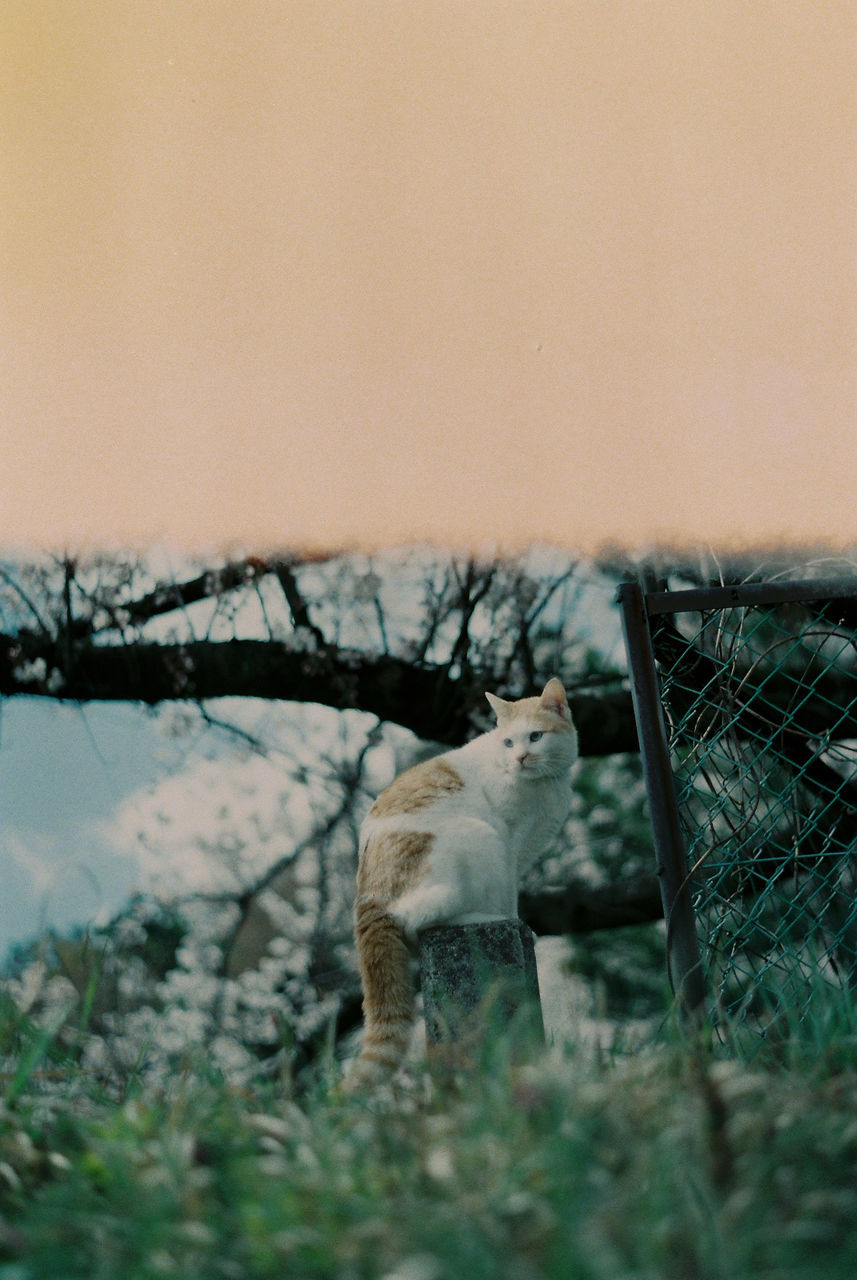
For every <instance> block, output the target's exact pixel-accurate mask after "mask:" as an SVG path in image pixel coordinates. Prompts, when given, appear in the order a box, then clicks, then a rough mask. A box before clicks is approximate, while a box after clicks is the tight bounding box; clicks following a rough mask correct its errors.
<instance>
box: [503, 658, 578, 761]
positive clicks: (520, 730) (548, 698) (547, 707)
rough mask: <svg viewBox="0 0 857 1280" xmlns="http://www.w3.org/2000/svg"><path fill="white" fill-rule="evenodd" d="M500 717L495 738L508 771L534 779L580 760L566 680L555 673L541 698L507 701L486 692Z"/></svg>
mask: <svg viewBox="0 0 857 1280" xmlns="http://www.w3.org/2000/svg"><path fill="white" fill-rule="evenodd" d="M485 697H486V698H487V699H488V701H489V702H490V704H491V707H492V710H493V711H494V714H495V715H496V717H497V728H496V729H495V730H494V734H493V736H494V739H495V741H496V744H497V750H498V755H499V759H500V764H501V767H502V768H503V769H504V771H506V772H508V773H510V774H513V775H517V776H521V777H532V778H544V777H556V776H557V775H559V774H561V773H564V772H565V771H566V770H568V769H570V768H571V766H572V765H573V764H574V762H575V760H576V759H577V730H576V729H575V727H574V721H573V720H572V717H571V709H570V708H569V705H568V699H567V698H566V696H565V689H564V688H563V686H562V682H561V681H560V680H557V678H556V676H554V677H553V678H552V679H551V680H548V682H547V684H546V685H545V687H544V689H543V690H542V692H541V694H540V695H539V696H538V697H537V698H519V699H518V700H517V701H514V702H507V701H506V699H505V698H498V697H497V695H496V694H495V693H486V695H485Z"/></svg>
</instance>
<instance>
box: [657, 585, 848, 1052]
mask: <svg viewBox="0 0 857 1280" xmlns="http://www.w3.org/2000/svg"><path fill="white" fill-rule="evenodd" d="M722 594H723V593H722V591H720V592H712V593H711V599H712V605H713V607H706V599H705V593H704V592H696V593H694V605H695V607H694V609H693V611H678V610H672V609H670V608H669V607H667V606H663V605H662V606H661V611H660V612H658V613H656V614H652V615H651V616H650V622H649V625H650V628H651V638H652V646H653V650H654V654H655V659H656V662H657V665H658V672H659V677H660V688H661V698H662V705H663V709H664V714H665V721H666V728H667V737H668V744H669V749H670V755H671V760H672V766H673V772H674V776H675V783H676V798H677V801H678V809H679V818H680V822H681V827H682V830H683V834H684V839H685V846H686V854H687V865H688V876H689V879H690V883H691V890H692V902H693V907H694V912H695V917H696V922H697V932H698V935H699V940H700V945H701V948H702V954H703V962H704V965H705V968H706V971H707V979H708V985H709V990H710V991H713V993H714V994H715V997H716V1004H717V1008H718V1010H719V1011H720V1012H721V1014H722V1015H724V1019H723V1021H724V1022H726V1021H727V1020H728V1022H729V1023H730V1024H731V1025H736V1024H740V1025H743V1026H752V1028H753V1030H754V1031H761V1032H762V1033H763V1034H764V1035H766V1036H770V1035H772V1034H774V1031H775V1028H776V1026H777V1024H778V1022H781V1021H783V1020H786V1021H788V1022H789V1023H793V1021H794V1019H795V1018H797V1019H798V1020H800V1019H802V1018H803V1017H804V1016H805V1015H806V1012H807V1010H808V1008H809V1004H810V996H811V993H812V992H813V991H814V990H815V989H816V988H817V986H818V984H819V982H821V983H822V984H835V985H837V986H841V987H845V988H853V986H854V985H855V982H857V861H855V848H857V640H855V634H857V633H855V623H857V607H856V606H855V601H854V600H853V599H851V600H845V601H843V600H842V599H841V598H830V599H818V600H815V599H810V600H808V599H805V598H803V599H801V598H798V599H794V600H784V601H780V602H777V603H774V604H771V603H767V604H762V605H729V606H724V605H723V604H722V603H720V597H722ZM799 594H800V593H798V595H799ZM661 599H662V600H663V599H664V597H661ZM715 601H717V603H716V604H715V603H714V602H715Z"/></svg>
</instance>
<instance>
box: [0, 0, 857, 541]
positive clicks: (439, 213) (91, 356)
mask: <svg viewBox="0 0 857 1280" xmlns="http://www.w3.org/2000/svg"><path fill="white" fill-rule="evenodd" d="M0 37H1V38H2V45H3V62H4V75H3V78H2V87H0V110H1V111H2V122H3V127H2V130H0V163H2V175H0V176H2V182H3V192H4V194H3V199H2V202H0V233H2V242H0V263H1V264H2V266H0V270H2V288H0V309H2V311H0V314H2V328H1V329H0V332H2V357H1V358H2V385H3V397H4V400H5V404H4V406H3V414H2V425H0V448H1V449H2V452H0V465H2V476H3V486H2V496H0V538H2V539H3V540H4V541H6V542H7V543H9V542H16V543H17V542H22V541H23V542H27V541H30V542H33V541H35V542H39V543H42V544H45V543H47V544H50V545H57V544H65V543H68V542H69V541H71V542H73V543H81V542H100V543H108V544H111V545H112V544H115V543H116V542H129V541H136V542H140V541H144V542H145V541H151V540H162V539H168V540H170V541H173V542H178V543H181V544H185V545H188V544H190V545H194V546H198V545H199V544H201V543H202V544H212V543H216V544H224V543H229V544H233V545H234V544H236V543H237V544H240V545H243V546H248V545H256V546H259V545H260V544H266V543H276V544H280V545H282V544H292V545H294V544H307V543H309V544H315V545H319V544H321V545H331V544H334V545H341V544H343V543H353V542H355V541H358V542H363V543H366V542H375V543H379V542H380V543H393V542H400V541H403V540H410V539H414V538H425V537H432V538H434V539H436V540H442V541H454V542H458V543H461V542H470V543H476V544H477V545H482V544H487V543H494V542H497V541H499V542H501V543H502V544H504V545H508V546H511V545H514V544H519V543H521V542H529V541H532V540H535V539H548V540H551V541H556V542H563V543H565V544H567V545H573V546H579V547H583V548H587V549H588V548H593V547H595V546H597V545H598V544H600V543H602V542H604V541H605V540H609V541H621V542H630V543H635V544H639V543H641V542H646V541H650V540H652V539H657V538H683V539H689V540H692V541H712V542H715V543H721V544H722V543H734V542H736V541H737V542H742V541H743V542H747V541H754V542H760V541H772V540H776V541H780V540H782V539H788V540H790V541H799V540H812V541H815V540H818V539H822V540H826V541H832V542H834V543H836V544H838V545H843V544H844V543H846V542H855V541H857V501H855V495H857V484H855V479H856V478H857V467H855V463H857V430H855V423H857V417H856V416H855V399H857V397H855V390H857V378H856V377H855V357H857V11H855V7H854V4H853V0H840V2H837V0H825V3H823V4H820V3H818V0H807V2H806V3H803V2H798V0H753V3H747V0H706V2H705V3H702V2H700V0H672V2H669V3H667V2H665V0H633V2H625V3H620V2H618V0H565V2H555V3H550V0H541V2H539V3H535V2H533V3H523V2H520V0H494V2H493V3H487V2H486V0H457V2H453V0H421V2H420V3H419V4H415V3H414V4H412V3H408V2H407V0H389V2H388V3H377V2H376V0H354V2H352V0H329V2H327V3H325V2H322V0H146V2H145V3H140V0H82V2H77V0H39V2H38V3H33V0H5V2H4V4H3V6H2V11H0Z"/></svg>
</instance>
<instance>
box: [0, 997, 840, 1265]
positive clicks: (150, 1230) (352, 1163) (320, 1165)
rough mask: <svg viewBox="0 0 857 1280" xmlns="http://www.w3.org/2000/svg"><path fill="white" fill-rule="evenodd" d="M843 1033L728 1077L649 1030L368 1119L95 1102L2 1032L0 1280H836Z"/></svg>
mask: <svg viewBox="0 0 857 1280" xmlns="http://www.w3.org/2000/svg"><path fill="white" fill-rule="evenodd" d="M4 1016H5V1017H6V1018H7V1022H8V1020H9V1018H11V1016H12V1015H11V1013H10V1011H9V1009H8V1008H7V1009H6V1012H5V1015H4ZM849 1019H850V1021H849ZM808 1021H809V1024H810V1025H807V1022H808ZM852 1021H853V1016H852V1015H851V1014H850V1012H847V1013H843V1012H842V1011H841V1010H839V1011H838V1012H837V1011H835V1010H834V1012H833V1013H831V1012H830V1011H829V1010H828V1011H827V1012H824V1013H822V1014H820V1015H819V1016H818V1018H815V1019H811V1020H804V1022H803V1023H800V1024H797V1023H796V1024H795V1026H794V1027H793V1028H792V1029H791V1036H792V1040H793V1044H792V1047H791V1051H790V1052H789V1054H787V1055H784V1054H783V1053H782V1051H781V1048H782V1046H781V1045H778V1049H777V1053H776V1054H770V1055H765V1054H757V1055H756V1057H755V1058H754V1059H753V1060H752V1061H750V1062H746V1061H743V1060H741V1059H740V1058H739V1057H737V1056H733V1057H721V1058H720V1059H719V1060H718V1059H716V1058H715V1056H714V1055H713V1054H712V1052H711V1051H710V1050H708V1049H706V1048H704V1047H703V1046H702V1045H700V1044H699V1043H689V1042H687V1041H685V1040H683V1039H682V1037H681V1035H680V1034H678V1033H672V1032H670V1033H668V1034H667V1035H666V1036H665V1039H664V1041H663V1042H662V1043H660V1044H656V1045H652V1046H651V1047H649V1048H647V1049H645V1050H643V1051H641V1052H639V1053H637V1054H636V1055H633V1056H615V1057H614V1058H612V1059H611V1060H609V1061H598V1060H596V1059H594V1058H593V1057H592V1056H591V1055H585V1054H582V1053H569V1054H567V1055H565V1056H562V1055H559V1054H555V1053H554V1054H551V1055H549V1056H547V1057H545V1058H544V1059H543V1060H541V1061H539V1062H534V1063H532V1064H529V1065H527V1066H524V1067H515V1066H512V1065H510V1064H509V1062H508V1061H506V1060H505V1058H504V1056H503V1054H502V1052H497V1053H495V1054H494V1056H493V1059H492V1060H491V1061H490V1062H489V1063H488V1064H487V1066H486V1069H484V1070H483V1071H481V1072H480V1073H479V1074H478V1075H477V1076H475V1077H472V1078H460V1079H458V1080H457V1081H454V1082H452V1083H451V1084H447V1085H445V1086H444V1087H442V1088H437V1087H436V1088H434V1089H433V1090H432V1089H428V1090H427V1089H426V1088H425V1087H424V1080H423V1078H418V1079H417V1081H416V1083H415V1086H414V1088H412V1090H411V1091H410V1092H406V1093H403V1094H400V1095H399V1096H398V1097H397V1098H393V1097H386V1098H378V1099H375V1100H366V1099H354V1098H346V1097H342V1096H339V1095H338V1094H337V1092H336V1090H335V1088H333V1089H332V1088H331V1087H330V1079H331V1078H332V1073H330V1072H329V1073H328V1078H325V1077H324V1075H323V1074H318V1075H316V1076H315V1077H313V1078H312V1079H308V1080H303V1081H301V1082H299V1083H298V1084H297V1085H296V1084H295V1083H294V1082H291V1081H284V1082H281V1083H280V1084H279V1085H275V1084H274V1083H272V1082H261V1081H260V1083H259V1084H258V1086H257V1087H255V1088H250V1089H243V1090H241V1091H238V1090H235V1089H232V1088H230V1087H229V1086H228V1085H227V1084H226V1083H225V1082H224V1081H223V1080H221V1079H218V1078H217V1077H216V1076H214V1075H213V1074H212V1073H211V1072H210V1071H209V1070H208V1069H207V1068H206V1065H205V1061H204V1058H201V1059H200V1061H199V1062H198V1063H196V1064H193V1065H187V1064H186V1065H185V1067H184V1069H182V1070H181V1071H177V1073H176V1074H175V1076H173V1077H172V1078H170V1079H169V1080H164V1081H163V1083H162V1085H161V1086H160V1087H158V1088H157V1089H155V1088H152V1087H148V1088H146V1089H143V1087H142V1086H140V1085H139V1084H136V1085H134V1084H132V1086H131V1087H130V1089H129V1091H128V1093H127V1095H126V1096H125V1097H124V1099H123V1100H122V1101H120V1102H117V1101H112V1100H110V1099H109V1098H107V1097H105V1096H104V1095H103V1093H99V1090H98V1089H97V1087H96V1086H95V1085H94V1084H93V1083H92V1082H91V1081H89V1080H87V1079H86V1078H85V1077H84V1076H83V1075H82V1073H81V1070H80V1068H79V1067H78V1066H76V1065H75V1064H74V1063H73V1062H72V1061H70V1060H65V1061H64V1060H63V1059H62V1055H61V1054H60V1053H58V1052H57V1050H56V1046H55V1045H52V1044H51V1041H50V1037H49V1036H46V1035H45V1034H44V1033H40V1032H37V1031H36V1030H35V1029H33V1028H31V1027H28V1026H26V1025H24V1024H21V1023H18V1024H17V1025H16V1026H14V1027H10V1026H8V1025H7V1026H6V1028H5V1030H4V1033H3V1037H2V1043H3V1044H4V1045H5V1046H6V1047H7V1049H8V1050H10V1052H8V1053H7V1055H6V1062H7V1065H8V1067H9V1069H8V1070H7V1072H6V1074H5V1076H4V1077H3V1083H2V1087H0V1093H5V1099H4V1101H3V1102H2V1104H0V1280H42V1278H43V1277H44V1278H48V1277H50V1278H51V1280H76V1278H77V1277H81V1278H83V1277H86V1280H116V1278H117V1277H120V1276H121V1277H122V1278H123V1280H149V1278H151V1280H156V1278H160V1277H164V1276H179V1277H182V1280H196V1278H197V1277H199V1278H200V1280H202V1278H203V1277H205V1278H206V1280H208V1278H220V1277H222V1278H223V1280H233V1278H234V1280H239V1278H241V1277H252V1278H256V1277H259V1278H260V1280H261V1278H263V1277H264V1278H266V1280H267V1278H268V1277H270V1278H271V1280H274V1277H276V1280H283V1277H289V1278H290V1280H292V1278H295V1280H300V1278H302V1277H318V1278H319V1280H321V1278H325V1280H327V1278H328V1277H336V1278H337V1280H363V1278H364V1277H366V1278H369V1277H371V1278H372V1280H378V1278H380V1277H391V1280H392V1277H396V1278H397V1280H446V1278H447V1277H448V1278H449V1280H453V1278H454V1280H458V1278H459V1277H462V1276H464V1277H466V1278H467V1280H498V1278H504V1277H509V1278H510V1280H542V1278H547V1277H550V1278H553V1277H557V1280H559V1278H560V1277H562V1280H577V1278H580V1280H669V1278H671V1277H675V1278H676V1280H693V1278H694V1277H699V1278H705V1280H709V1278H710V1280H726V1278H733V1277H734V1280H750V1278H752V1277H759V1278H760V1280H761V1278H764V1280H773V1278H774V1277H777V1278H778V1280H780V1278H781V1280H803V1277H806V1280H809V1278H810V1277H816V1276H818V1275H820V1274H821V1275H824V1276H825V1280H839V1278H840V1277H841V1280H851V1278H852V1277H853V1275H854V1274H855V1271H857V1049H855V1042H854V1038H853V1036H852V1035H851V1034H850V1030H851V1022H852ZM801 1037H803V1041H802V1044H803V1048H802V1047H801V1043H800V1041H801ZM827 1045H831V1046H832V1048H831V1052H830V1053H829V1054H828V1053H827V1052H826V1046H827ZM720 1052H721V1053H722V1052H723V1051H722V1050H720Z"/></svg>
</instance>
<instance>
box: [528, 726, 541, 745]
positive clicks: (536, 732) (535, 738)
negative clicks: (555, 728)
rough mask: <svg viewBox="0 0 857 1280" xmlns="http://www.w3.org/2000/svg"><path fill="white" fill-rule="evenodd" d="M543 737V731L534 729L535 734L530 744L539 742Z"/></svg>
mask: <svg viewBox="0 0 857 1280" xmlns="http://www.w3.org/2000/svg"><path fill="white" fill-rule="evenodd" d="M541 736H542V731H541V729H534V730H533V732H532V733H531V734H530V742H538V740H539V738H540V737H541Z"/></svg>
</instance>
